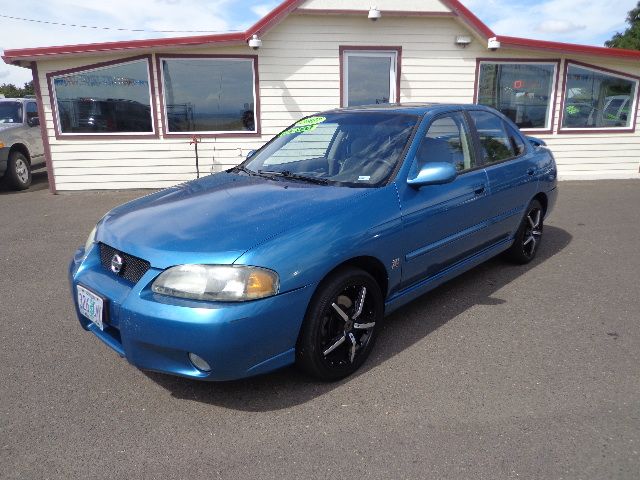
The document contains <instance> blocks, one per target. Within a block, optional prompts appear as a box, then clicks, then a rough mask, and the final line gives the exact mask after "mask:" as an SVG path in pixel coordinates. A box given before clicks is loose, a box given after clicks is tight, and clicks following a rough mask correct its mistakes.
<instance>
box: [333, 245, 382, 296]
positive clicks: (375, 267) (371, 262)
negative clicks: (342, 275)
mask: <svg viewBox="0 0 640 480" xmlns="http://www.w3.org/2000/svg"><path fill="white" fill-rule="evenodd" d="M345 267H355V268H360V269H361V270H364V271H365V272H367V273H368V274H369V275H371V276H372V277H373V278H374V279H375V281H376V283H377V284H378V286H379V287H380V291H381V292H382V298H385V299H386V298H387V292H388V289H389V273H388V272H387V269H386V268H385V266H384V264H383V263H382V262H381V261H380V260H379V259H378V258H376V257H373V256H370V255H361V256H358V257H353V258H350V259H348V260H345V261H343V262H342V263H340V264H338V265H336V266H335V267H334V268H333V269H331V270H330V271H329V272H327V274H326V275H325V276H324V278H323V279H322V280H324V279H325V278H327V277H329V276H330V275H331V274H333V273H334V272H336V271H337V270H340V269H342V268H345Z"/></svg>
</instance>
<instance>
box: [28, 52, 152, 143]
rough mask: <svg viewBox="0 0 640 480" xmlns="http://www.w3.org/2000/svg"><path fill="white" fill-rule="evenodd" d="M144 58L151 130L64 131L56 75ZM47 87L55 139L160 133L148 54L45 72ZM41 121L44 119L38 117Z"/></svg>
mask: <svg viewBox="0 0 640 480" xmlns="http://www.w3.org/2000/svg"><path fill="white" fill-rule="evenodd" d="M141 60H146V67H147V76H148V78H149V107H150V109H151V126H152V127H153V130H152V131H151V132H113V133H109V132H105V133H95V132H93V133H64V132H62V128H61V127H60V114H59V112H58V101H57V97H56V91H55V88H54V85H53V83H54V80H55V79H56V78H57V77H64V76H68V75H73V74H76V73H83V72H93V71H97V70H101V69H103V68H106V67H112V66H117V65H122V64H127V63H134V62H139V61H141ZM47 88H48V92H49V103H50V105H51V114H52V116H53V127H54V132H55V136H56V140H65V139H72V140H98V139H105V138H110V139H116V140H117V139H128V138H131V139H134V138H159V136H160V133H159V129H158V115H157V106H156V96H155V82H154V72H153V61H152V56H151V55H150V54H147V55H136V56H134V57H126V58H119V59H117V60H111V61H108V62H99V63H92V64H89V65H82V66H80V67H74V68H69V69H66V70H57V71H54V72H49V73H47ZM40 122H41V123H43V122H44V119H40Z"/></svg>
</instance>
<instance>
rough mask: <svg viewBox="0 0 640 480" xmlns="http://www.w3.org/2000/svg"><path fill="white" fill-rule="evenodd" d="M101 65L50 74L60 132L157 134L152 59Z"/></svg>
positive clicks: (77, 133)
mask: <svg viewBox="0 0 640 480" xmlns="http://www.w3.org/2000/svg"><path fill="white" fill-rule="evenodd" d="M98 65H101V66H98ZM98 65H95V66H94V68H91V67H90V66H88V67H83V68H82V69H74V70H73V71H71V70H70V71H66V72H55V73H52V74H50V75H49V81H50V86H51V88H52V90H53V98H54V102H53V103H54V105H55V111H56V113H57V119H56V122H57V124H56V127H57V129H58V132H59V133H60V134H62V135H70V136H71V135H87V134H88V135H123V134H124V135H127V134H133V135H137V134H143V135H144V134H154V121H153V113H152V108H151V83H150V76H149V70H150V69H149V60H148V58H144V59H138V60H134V61H129V62H119V63H111V64H104V65H102V64H98Z"/></svg>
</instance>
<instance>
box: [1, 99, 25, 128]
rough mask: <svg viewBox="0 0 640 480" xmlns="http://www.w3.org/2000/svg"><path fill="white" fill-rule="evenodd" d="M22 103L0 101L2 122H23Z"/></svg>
mask: <svg viewBox="0 0 640 480" xmlns="http://www.w3.org/2000/svg"><path fill="white" fill-rule="evenodd" d="M21 122H22V104H21V103H20V102H2V101H0V123H21Z"/></svg>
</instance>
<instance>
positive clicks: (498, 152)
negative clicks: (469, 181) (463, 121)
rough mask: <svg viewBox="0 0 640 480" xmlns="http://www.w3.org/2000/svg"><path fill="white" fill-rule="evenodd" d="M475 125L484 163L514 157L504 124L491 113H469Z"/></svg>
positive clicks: (476, 111)
mask: <svg viewBox="0 0 640 480" xmlns="http://www.w3.org/2000/svg"><path fill="white" fill-rule="evenodd" d="M469 115H471V118H472V119H473V122H474V123H475V125H476V130H477V131H478V136H479V137H480V145H481V147H482V155H483V157H484V161H485V163H495V162H500V161H502V160H506V159H508V158H513V157H515V156H516V152H515V150H514V147H513V145H512V141H511V139H510V138H509V135H508V134H507V131H506V129H505V125H504V122H503V121H502V119H501V118H500V117H498V116H497V115H494V114H493V113H491V112H483V111H478V110H472V111H470V112H469Z"/></svg>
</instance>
